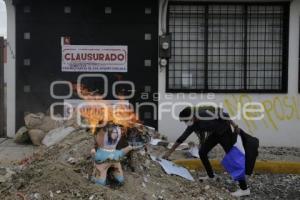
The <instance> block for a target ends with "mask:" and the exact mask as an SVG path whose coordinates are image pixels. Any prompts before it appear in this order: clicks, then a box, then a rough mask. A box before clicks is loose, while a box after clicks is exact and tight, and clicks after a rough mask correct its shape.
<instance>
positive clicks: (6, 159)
mask: <svg viewBox="0 0 300 200" xmlns="http://www.w3.org/2000/svg"><path fill="white" fill-rule="evenodd" d="M36 148H37V147H35V146H32V145H22V144H16V143H15V142H14V141H13V139H8V138H0V166H1V167H8V166H11V165H13V164H14V163H16V162H18V161H21V160H23V159H24V158H26V157H29V156H32V155H33V153H34V151H35V149H36Z"/></svg>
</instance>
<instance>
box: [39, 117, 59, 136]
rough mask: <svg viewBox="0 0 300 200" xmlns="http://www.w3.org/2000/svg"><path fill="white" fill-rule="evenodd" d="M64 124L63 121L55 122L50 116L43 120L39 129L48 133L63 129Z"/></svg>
mask: <svg viewBox="0 0 300 200" xmlns="http://www.w3.org/2000/svg"><path fill="white" fill-rule="evenodd" d="M62 123H63V122H62V121H57V120H54V119H52V118H51V117H50V116H45V117H44V118H43V121H42V124H41V125H39V129H41V130H43V131H44V132H46V133H47V132H49V131H51V130H53V129H56V128H58V127H61V126H62Z"/></svg>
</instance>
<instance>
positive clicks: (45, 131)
mask: <svg viewBox="0 0 300 200" xmlns="http://www.w3.org/2000/svg"><path fill="white" fill-rule="evenodd" d="M57 117H60V116H57ZM24 122H25V126H23V127H21V128H20V129H19V130H18V131H17V133H16V138H15V142H16V143H29V142H31V143H32V144H33V145H37V146H39V145H42V144H45V145H47V146H50V145H53V144H54V142H58V141H60V140H62V139H63V136H64V137H65V136H67V135H68V134H70V133H71V132H73V131H74V130H76V129H78V128H79V127H78V126H77V123H76V119H75V117H73V118H72V119H70V120H66V121H63V120H54V119H52V118H51V116H49V115H46V114H44V113H29V114H26V115H25V117H24ZM66 127H69V129H65V128H66ZM71 127H72V128H71ZM62 130H67V132H65V134H62V133H61V131H62ZM57 132H59V135H60V136H58V135H56V133H57ZM46 136H48V137H49V138H48V137H46ZM45 137H46V140H45V141H43V140H44V138H45ZM48 140H51V142H50V141H48ZM48 143H49V144H48Z"/></svg>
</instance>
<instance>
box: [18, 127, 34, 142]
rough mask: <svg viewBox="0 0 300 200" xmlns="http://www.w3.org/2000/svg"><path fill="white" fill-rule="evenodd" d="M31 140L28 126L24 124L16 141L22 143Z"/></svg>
mask: <svg viewBox="0 0 300 200" xmlns="http://www.w3.org/2000/svg"><path fill="white" fill-rule="evenodd" d="M29 141H30V137H29V135H28V129H27V128H26V126H23V127H21V128H20V129H19V130H18V131H17V133H16V137H15V142H16V143H21V144H22V143H27V142H29Z"/></svg>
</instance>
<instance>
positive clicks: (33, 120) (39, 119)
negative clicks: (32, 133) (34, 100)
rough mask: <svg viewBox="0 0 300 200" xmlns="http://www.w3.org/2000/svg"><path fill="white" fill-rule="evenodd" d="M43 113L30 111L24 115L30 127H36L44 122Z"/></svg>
mask: <svg viewBox="0 0 300 200" xmlns="http://www.w3.org/2000/svg"><path fill="white" fill-rule="evenodd" d="M44 116H45V115H44V114H43V113H37V114H33V113H30V114H28V115H26V116H25V117H24V121H25V125H26V127H27V128H29V129H35V128H37V127H38V126H40V125H41V124H42V123H43V118H44Z"/></svg>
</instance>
